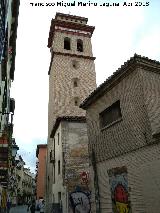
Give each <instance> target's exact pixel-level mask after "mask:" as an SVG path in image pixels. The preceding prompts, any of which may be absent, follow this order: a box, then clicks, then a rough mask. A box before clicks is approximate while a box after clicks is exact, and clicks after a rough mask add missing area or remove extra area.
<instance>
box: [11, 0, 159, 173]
mask: <svg viewBox="0 0 160 213" xmlns="http://www.w3.org/2000/svg"><path fill="white" fill-rule="evenodd" d="M36 2H37V1H35V0H21V3H20V9H19V20H18V35H17V49H16V67H15V80H14V82H13V83H12V88H11V96H12V97H13V98H15V101H16V109H15V116H14V137H15V139H16V142H17V144H18V146H19V148H20V150H19V152H18V153H19V154H21V155H22V157H23V159H24V160H25V162H26V164H27V166H28V167H30V168H31V170H32V171H34V168H35V160H36V155H35V154H36V146H37V144H40V143H47V128H48V127H47V126H48V120H47V118H48V117H47V116H48V69H49V63H50V51H49V49H48V48H47V42H48V35H49V29H50V23H51V19H52V18H54V16H55V14H56V12H61V13H66V14H69V13H70V14H71V15H78V16H83V17H86V18H88V25H92V26H95V31H94V33H93V36H92V48H93V55H94V56H95V57H96V60H95V67H96V80H97V85H100V84H101V83H103V82H104V81H105V79H106V78H107V77H109V76H110V75H111V74H112V73H113V72H115V71H116V70H117V69H118V68H119V67H120V66H121V65H122V64H123V63H124V62H125V61H126V60H128V59H129V58H130V57H132V56H133V55H134V53H137V54H141V55H143V56H147V57H149V58H151V59H155V60H158V61H160V13H159V11H160V1H159V0H152V1H148V3H147V2H146V1H142V4H143V5H148V4H149V6H140V4H141V2H139V6H136V3H135V1H126V2H133V5H132V6H123V4H124V1H121V0H119V1H118V0H117V1H110V0H108V1H105V0H104V1H103V0H100V1H98V0H97V1H95V0H93V1H83V0H82V1H75V5H76V6H73V7H69V6H67V7H65V6H58V7H57V6H46V3H53V2H54V3H56V2H57V1H55V0H52V1H51V0H48V1H46V0H42V1H39V2H42V3H43V4H44V6H32V4H30V3H36ZM58 2H59V3H60V2H61V4H63V5H65V4H64V3H66V2H72V3H73V2H74V1H58ZM78 2H87V3H92V2H95V3H97V6H78ZM105 2H106V3H109V2H110V4H112V3H113V2H114V3H119V6H110V7H107V6H100V4H102V3H105Z"/></svg>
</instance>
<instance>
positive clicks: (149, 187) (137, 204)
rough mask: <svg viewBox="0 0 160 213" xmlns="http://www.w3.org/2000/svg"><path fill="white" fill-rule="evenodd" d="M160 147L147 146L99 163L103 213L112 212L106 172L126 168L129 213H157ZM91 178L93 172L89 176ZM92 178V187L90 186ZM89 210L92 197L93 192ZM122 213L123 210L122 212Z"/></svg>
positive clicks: (159, 187)
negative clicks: (130, 211) (130, 212)
mask: <svg viewBox="0 0 160 213" xmlns="http://www.w3.org/2000/svg"><path fill="white" fill-rule="evenodd" d="M159 156H160V145H159V144H157V145H153V146H146V147H144V148H141V149H139V150H137V151H136V152H132V153H129V154H126V155H123V156H120V157H117V158H113V159H110V160H107V161H105V162H99V163H98V164H97V168H98V179H99V192H100V200H101V202H100V203H101V210H102V213H111V212H112V200H111V184H110V182H109V174H108V172H109V170H111V169H114V168H117V167H118V168H122V167H123V166H125V167H126V168H127V182H128V193H129V198H130V204H131V210H132V213H153V212H154V213H159V203H160V179H159V177H160V157H159ZM91 177H92V178H93V171H92V174H91ZM93 182H94V181H93V179H92V184H93ZM92 210H93V212H95V197H94V191H92ZM122 212H123V211H122Z"/></svg>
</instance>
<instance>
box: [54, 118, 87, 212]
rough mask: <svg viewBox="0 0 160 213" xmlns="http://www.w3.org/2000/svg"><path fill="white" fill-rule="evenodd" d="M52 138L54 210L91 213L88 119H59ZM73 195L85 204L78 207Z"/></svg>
mask: <svg viewBox="0 0 160 213" xmlns="http://www.w3.org/2000/svg"><path fill="white" fill-rule="evenodd" d="M51 137H52V138H53V148H52V150H51V151H50V163H51V164H52V165H53V180H52V202H53V205H54V207H55V208H56V207H58V206H59V208H60V209H61V210H62V212H74V211H75V210H76V209H81V208H84V209H86V212H88V210H89V208H90V197H89V196H90V189H89V180H90V179H89V157H88V137H87V128H86V119H85V117H84V116H81V117H80V116H64V117H58V119H57V120H56V123H55V126H54V127H53V130H52V133H51ZM74 196H76V198H77V199H82V203H83V204H82V203H79V204H78V205H75V202H74V201H75V200H74V199H73V197H74ZM84 199H85V201H84ZM83 201H84V202H83Z"/></svg>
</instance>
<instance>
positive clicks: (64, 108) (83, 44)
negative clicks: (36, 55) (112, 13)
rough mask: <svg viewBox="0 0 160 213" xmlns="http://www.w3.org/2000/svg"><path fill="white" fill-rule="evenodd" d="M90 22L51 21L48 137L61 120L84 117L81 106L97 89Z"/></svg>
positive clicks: (75, 19)
mask: <svg viewBox="0 0 160 213" xmlns="http://www.w3.org/2000/svg"><path fill="white" fill-rule="evenodd" d="M87 21H88V19H87V18H84V17H79V16H73V15H66V14H62V13H56V16H55V19H52V21H51V27H50V33H49V39H48V47H49V48H50V52H51V62H50V67H49V73H48V74H49V106H48V107H49V109H48V134H50V133H51V129H52V127H53V125H54V122H55V119H56V118H57V117H58V116H70V115H71V116H82V115H85V111H84V110H82V109H80V108H79V104H80V103H81V102H82V101H83V100H84V99H85V98H86V97H87V96H88V95H89V94H90V93H91V92H92V91H93V90H94V89H95V88H96V75H95V65H94V59H95V57H93V54H92V45H91V37H92V33H93V31H94V27H93V26H88V25H87Z"/></svg>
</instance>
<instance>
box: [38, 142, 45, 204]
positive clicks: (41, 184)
mask: <svg viewBox="0 0 160 213" xmlns="http://www.w3.org/2000/svg"><path fill="white" fill-rule="evenodd" d="M46 155H47V144H38V145H37V150H36V157H37V159H38V160H37V165H36V167H37V168H36V169H37V174H36V199H37V200H39V199H40V198H44V197H45V183H46V181H45V178H46Z"/></svg>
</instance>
